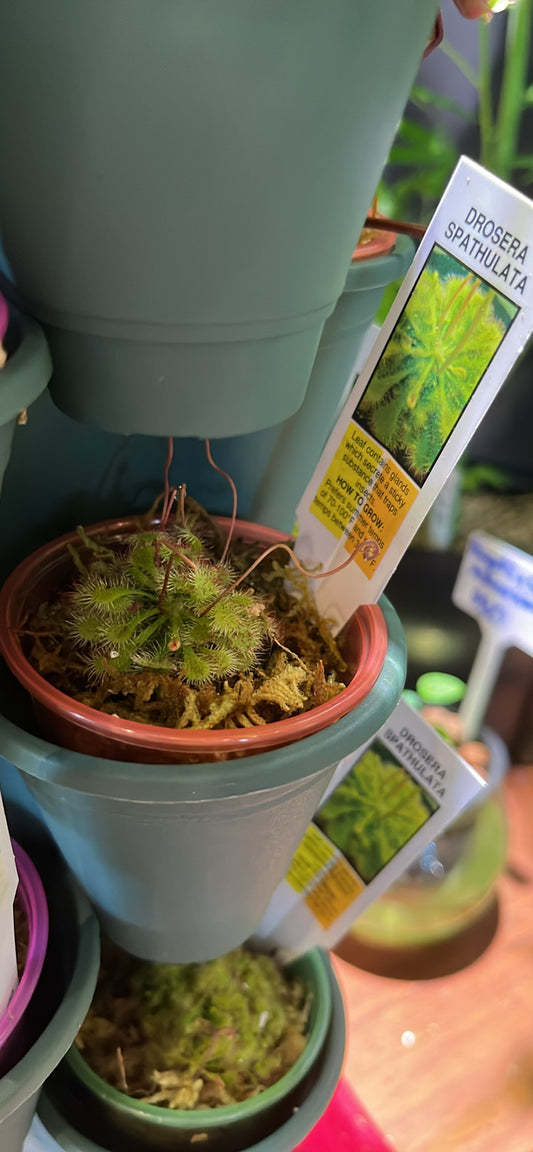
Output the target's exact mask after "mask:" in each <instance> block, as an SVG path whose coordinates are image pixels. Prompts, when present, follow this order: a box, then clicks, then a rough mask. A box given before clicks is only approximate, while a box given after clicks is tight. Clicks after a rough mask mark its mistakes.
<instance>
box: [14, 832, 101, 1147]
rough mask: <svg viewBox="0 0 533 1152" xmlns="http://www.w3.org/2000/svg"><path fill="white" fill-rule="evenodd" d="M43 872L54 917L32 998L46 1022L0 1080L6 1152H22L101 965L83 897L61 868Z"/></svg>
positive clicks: (93, 920)
mask: <svg viewBox="0 0 533 1152" xmlns="http://www.w3.org/2000/svg"><path fill="white" fill-rule="evenodd" d="M32 856H33V852H32ZM39 872H40V874H41V876H42V877H43V879H44V881H45V887H46V895H47V900H48V908H49V913H50V935H49V945H48V951H47V955H46V961H45V966H44V970H43V974H42V976H41V978H40V980H39V983H38V985H37V988H36V990H35V992H34V994H33V1000H35V999H39V1000H40V1013H41V1017H42V1021H43V1024H42V1030H41V1032H40V1033H39V1035H38V1037H37V1039H35V1041H34V1043H33V1044H32V1046H31V1048H30V1049H29V1051H28V1052H27V1053H26V1055H25V1056H23V1058H22V1059H21V1060H20V1061H19V1062H18V1064H15V1065H14V1067H12V1068H10V1070H9V1072H7V1073H6V1075H5V1076H3V1077H2V1079H0V1148H1V1149H2V1152H22V1147H23V1143H24V1140H25V1138H26V1135H27V1133H28V1130H29V1128H30V1125H31V1122H32V1119H33V1116H34V1113H35V1109H36V1107H37V1100H38V1097H39V1093H40V1091H41V1087H42V1085H43V1084H44V1082H45V1080H46V1079H47V1078H48V1076H49V1075H50V1073H51V1072H52V1071H53V1069H54V1068H55V1067H56V1065H57V1064H59V1061H60V1060H61V1059H62V1058H63V1056H64V1055H65V1053H66V1052H67V1050H68V1049H69V1048H70V1046H71V1044H72V1042H73V1039H74V1037H75V1036H76V1033H77V1032H78V1029H79V1027H80V1024H81V1023H82V1021H83V1019H84V1018H85V1016H86V1014H87V1010H88V1008H89V1005H90V1003H91V1000H92V996H93V992H94V988H95V985H96V978H97V975H98V967H99V962H100V944H99V932H98V924H97V921H96V918H95V916H94V915H93V913H92V912H91V909H90V907H89V904H88V903H87V900H86V898H85V896H84V895H83V893H82V892H81V891H80V889H79V888H78V886H77V885H76V884H74V883H73V881H72V880H70V879H69V878H68V876H67V875H66V873H65V869H64V867H63V866H61V867H58V866H57V865H55V866H54V867H53V868H52V869H48V870H46V869H43V868H42V867H41V866H39Z"/></svg>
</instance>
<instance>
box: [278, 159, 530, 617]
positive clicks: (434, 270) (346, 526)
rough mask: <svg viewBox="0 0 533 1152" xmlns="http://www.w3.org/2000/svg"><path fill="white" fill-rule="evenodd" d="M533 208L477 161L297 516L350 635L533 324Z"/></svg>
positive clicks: (442, 208) (366, 369)
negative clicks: (351, 621) (357, 612)
mask: <svg viewBox="0 0 533 1152" xmlns="http://www.w3.org/2000/svg"><path fill="white" fill-rule="evenodd" d="M532 273H533V203H532V202H531V201H530V200H528V199H527V198H526V197H525V196H523V195H521V194H520V193H518V192H516V191H515V190H514V189H512V188H510V187H508V186H507V185H506V184H504V183H502V182H501V181H500V180H498V179H496V177H494V176H492V175H490V174H489V173H488V172H485V171H484V169H482V168H480V167H479V165H477V164H474V163H473V161H471V160H467V159H465V158H464V157H463V158H462V159H461V160H460V162H459V164H458V165H457V168H456V169H455V172H454V174H453V176H452V179H451V181H450V183H449V185H448V187H447V189H446V191H445V193H444V196H443V198H442V200H441V202H440V204H439V206H438V208H437V211H436V213H435V215H434V217H433V219H432V221H431V223H430V225H429V227H428V229H427V231H426V234H425V236H424V239H423V241H422V243H421V244H420V247H419V249H418V252H417V254H416V256H415V259H414V261H413V264H412V265H411V268H410V269H409V271H408V273H407V275H406V277H405V280H404V282H403V285H402V287H401V289H400V292H399V293H398V296H397V297H396V300H395V302H394V304H393V306H392V308H391V311H390V312H389V315H388V317H387V319H386V321H385V323H384V325H383V328H382V329H381V332H380V334H379V336H378V338H377V340H376V343H375V344H374V346H373V348H372V351H371V352H370V355H369V357H368V360H367V361H366V364H365V365H364V366H363V368H362V370H361V372H360V375H359V377H358V379H357V381H356V383H355V385H354V387H353V389H352V391H351V392H350V395H349V397H348V400H347V402H346V404H345V406H344V408H343V410H342V412H341V415H340V416H339V419H338V420H337V423H336V425H335V427H334V429H333V432H332V433H331V436H330V437H329V440H328V442H327V444H326V447H325V449H324V451H323V453H322V456H321V458H320V460H319V462H318V465H317V467H316V469H315V472H314V474H313V476H312V479H311V481H310V483H309V485H308V486H307V488H306V490H305V492H304V495H303V497H302V499H301V501H300V504H299V506H298V510H297V520H298V537H297V542H296V551H297V553H298V556H299V558H300V560H301V561H302V562H303V563H304V564H305V565H306V566H307V567H308V568H310V569H313V568H317V567H321V568H322V570H323V571H329V570H331V569H335V568H337V567H338V566H340V565H341V564H343V563H345V562H347V560H348V557H352V562H351V563H350V564H348V565H347V566H345V567H344V568H343V569H342V571H339V572H337V573H336V574H335V575H333V576H328V577H327V578H325V579H324V580H320V581H319V580H317V581H316V584H315V585H314V588H315V595H316V601H317V604H318V607H319V609H320V611H321V612H322V613H323V614H324V615H325V616H326V617H328V618H330V619H332V620H334V621H335V624H336V627H337V628H339V627H341V626H342V624H343V623H344V622H345V621H346V620H347V619H348V618H349V616H351V614H352V612H353V611H354V609H355V608H357V607H358V605H359V604H361V603H372V602H374V601H375V600H377V599H378V597H379V596H380V595H381V593H382V591H383V589H384V588H385V586H386V584H387V581H388V580H389V578H390V576H391V575H392V573H393V572H394V570H395V568H396V566H397V564H398V562H399V560H400V559H401V557H402V555H403V553H404V552H405V549H406V548H407V546H408V544H409V543H410V541H411V539H412V538H413V536H414V534H415V532H416V530H417V528H418V527H419V525H420V523H421V521H422V520H423V518H424V516H425V515H426V513H427V512H428V510H429V508H430V507H431V505H432V504H433V501H434V500H435V498H436V496H437V494H438V492H439V491H440V489H441V488H442V486H443V484H444V482H445V480H446V479H447V477H448V476H449V474H450V472H451V471H452V468H453V467H454V465H455V464H456V462H457V460H458V459H459V457H460V456H461V454H462V453H463V451H464V449H465V447H466V445H467V444H468V441H469V440H470V438H471V436H472V435H473V433H474V431H475V429H476V427H477V425H478V424H479V422H480V420H481V419H482V417H483V416H484V414H485V412H486V411H487V408H488V407H489V405H490V404H491V402H492V400H493V399H494V397H495V396H496V394H497V392H498V390H499V389H500V387H501V385H502V384H503V381H504V380H505V377H506V376H507V373H508V372H509V370H510V368H511V367H512V365H513V363H514V362H515V360H516V358H517V356H518V354H519V353H520V351H521V350H522V348H523V347H524V344H525V342H526V340H527V338H528V336H529V334H530V332H531V330H532V328H533V308H532V305H533V279H532Z"/></svg>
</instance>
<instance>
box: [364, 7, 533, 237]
mask: <svg viewBox="0 0 533 1152" xmlns="http://www.w3.org/2000/svg"><path fill="white" fill-rule="evenodd" d="M532 16H533V0H518V3H517V4H516V6H515V7H513V8H511V9H510V10H509V12H508V13H506V15H505V17H496V18H495V19H494V20H493V21H492V23H491V24H488V25H487V24H484V23H483V22H482V21H481V20H480V21H478V37H479V59H478V65H477V68H473V67H472V65H471V64H470V63H469V62H468V60H467V59H466V58H465V57H464V56H462V55H461V53H459V52H457V51H456V50H455V49H454V48H452V47H451V46H449V45H447V44H446V41H444V43H443V44H442V45H441V47H440V48H439V49H438V51H441V52H444V53H445V54H446V56H447V57H448V58H449V60H450V62H451V64H452V69H451V70H450V76H451V80H450V85H453V75H454V70H457V71H458V72H459V73H460V74H461V75H462V76H463V77H464V78H465V79H466V80H467V82H468V84H469V85H471V87H472V88H473V89H474V91H475V96H476V99H475V105H474V111H472V110H470V109H469V108H467V107H464V106H463V105H462V104H461V103H458V102H457V101H456V100H455V99H454V98H453V96H452V95H451V94H450V95H448V94H446V95H439V94H438V93H437V92H435V91H433V90H432V89H431V88H430V87H427V86H422V85H421V84H419V83H418V84H415V86H414V87H413V89H412V92H411V96H410V100H409V103H408V105H407V109H406V113H405V115H404V117H403V119H402V121H401V124H400V127H399V129H398V133H397V135H396V138H395V141H394V144H393V146H392V149H391V152H390V155H389V159H388V162H387V166H386V169H385V176H384V179H383V180H382V182H381V185H380V189H379V207H380V211H382V212H383V213H385V214H386V215H388V216H392V217H396V218H400V217H401V218H404V219H409V220H417V221H420V222H422V223H426V222H427V221H428V220H429V219H430V217H431V215H432V213H433V211H434V209H435V207H436V204H437V202H438V200H439V199H440V197H441V195H442V193H443V191H444V188H445V186H446V184H447V182H448V180H449V178H450V176H451V174H452V171H453V169H454V167H455V165H456V163H457V160H458V159H459V156H460V155H461V153H462V151H465V150H466V149H465V147H464V141H463V138H464V136H465V130H470V135H471V137H472V139H473V146H472V147H470V148H469V149H468V154H469V155H471V156H472V158H473V159H475V160H478V161H479V162H480V163H481V164H482V165H483V166H484V167H485V168H487V169H488V170H489V171H490V172H493V173H494V174H495V175H496V176H499V177H500V178H501V179H502V180H505V181H506V182H507V183H511V184H513V185H514V186H515V187H517V188H519V189H520V190H521V191H524V192H526V193H527V192H529V193H531V185H532V184H533V153H532V152H528V151H527V147H525V146H524V129H525V128H526V127H527V123H528V120H529V115H528V113H529V112H530V110H531V109H532V108H533V84H530V83H529V82H528V81H529V63H530V49H531V35H532ZM501 19H504V20H505V21H506V28H505V38H504V45H503V54H502V53H500V54H499V55H498V52H497V50H496V46H495V39H494V38H495V37H496V36H497V35H498V31H501V26H500V29H499V30H498V24H499V21H500V20H501ZM495 61H496V62H495ZM441 113H445V115H444V116H443V115H441Z"/></svg>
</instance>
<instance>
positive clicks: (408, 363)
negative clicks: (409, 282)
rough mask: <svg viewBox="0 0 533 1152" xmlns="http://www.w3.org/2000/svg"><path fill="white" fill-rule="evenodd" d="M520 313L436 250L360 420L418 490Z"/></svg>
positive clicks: (384, 355) (362, 402)
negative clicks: (416, 485) (417, 486)
mask: <svg viewBox="0 0 533 1152" xmlns="http://www.w3.org/2000/svg"><path fill="white" fill-rule="evenodd" d="M518 311H519V308H518V306H517V305H515V304H513V303H512V302H511V301H510V300H508V299H507V297H505V296H503V295H502V294H501V293H499V292H497V291H496V290H495V289H494V288H492V287H491V285H489V284H488V283H487V282H486V281H485V280H483V279H482V278H481V277H480V276H477V275H476V274H475V273H474V272H472V271H471V270H470V269H469V268H467V267H466V265H465V264H463V263H462V262H461V261H460V260H457V259H456V258H455V257H454V256H451V255H450V254H449V253H448V252H446V251H445V250H444V249H443V248H441V247H440V246H439V245H438V244H436V245H435V246H434V248H433V250H432V252H431V254H430V256H429V257H428V260H427V261H426V264H425V266H424V268H423V269H422V272H421V274H420V276H419V278H418V280H417V282H416V284H415V287H414V289H413V291H412V293H411V295H410V297H409V299H408V301H407V304H406V306H405V308H404V309H403V312H402V313H401V314H400V316H399V318H398V321H397V323H396V326H395V328H394V329H393V331H392V333H391V336H390V338H389V340H388V342H387V345H386V347H385V349H384V351H383V353H382V355H381V357H380V359H379V361H378V363H377V365H376V368H375V370H374V372H373V373H372V376H371V378H370V380H369V382H368V385H367V387H366V389H365V391H364V393H363V395H362V397H361V399H360V401H359V404H358V406H357V408H356V409H355V412H354V414H353V419H354V420H356V421H357V423H359V424H361V425H362V426H363V428H365V429H366V430H367V431H368V432H370V433H371V435H372V436H374V437H375V438H376V439H377V440H378V441H379V442H380V443H381V444H382V445H383V446H384V447H385V448H387V449H388V450H389V451H390V452H391V453H392V454H393V456H394V457H395V459H396V460H397V462H398V463H399V464H400V465H401V466H402V467H403V468H404V469H405V471H406V472H407V473H408V475H409V476H410V477H411V479H413V480H414V481H415V482H416V483H417V484H420V485H422V484H423V483H424V481H425V480H426V479H427V477H428V475H429V473H430V471H431V468H432V467H433V464H434V463H435V460H436V459H437V457H438V456H439V454H440V452H441V451H442V449H443V447H444V445H445V443H446V441H447V439H448V437H449V436H450V434H451V433H452V431H453V429H454V428H455V425H456V424H457V421H458V420H459V418H460V416H461V415H462V413H463V411H464V409H465V408H466V405H467V404H468V402H469V400H470V398H471V396H472V395H473V393H474V391H475V389H476V388H477V386H478V384H479V382H480V380H481V378H482V376H483V375H484V373H485V372H486V370H487V368H488V366H489V364H490V362H491V360H492V358H493V356H494V354H495V352H496V351H497V349H498V347H499V345H500V344H501V342H502V340H503V338H504V336H505V334H506V332H507V331H508V329H509V327H510V325H511V324H512V322H513V320H514V318H515V316H516V314H517V312H518Z"/></svg>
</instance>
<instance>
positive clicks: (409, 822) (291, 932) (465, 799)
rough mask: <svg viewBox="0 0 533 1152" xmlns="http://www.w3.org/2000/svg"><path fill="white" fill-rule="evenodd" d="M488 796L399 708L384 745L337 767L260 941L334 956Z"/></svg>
mask: <svg viewBox="0 0 533 1152" xmlns="http://www.w3.org/2000/svg"><path fill="white" fill-rule="evenodd" d="M485 787H486V783H485V781H484V780H483V779H482V777H481V776H479V775H478V774H477V773H476V772H475V771H474V769H473V768H471V767H470V765H469V764H467V763H466V761H465V760H463V759H462V757H460V756H459V755H458V754H457V753H456V752H455V751H454V749H453V748H452V747H451V746H450V745H449V744H447V743H446V742H445V741H444V740H443V739H442V737H441V736H439V734H438V733H437V732H436V731H435V730H434V729H433V728H431V727H430V725H429V724H427V723H426V721H425V720H424V719H423V718H422V717H421V716H420V714H419V713H418V712H415V711H414V710H413V709H412V708H410V707H409V705H408V704H406V703H405V701H403V700H402V701H400V703H399V704H398V705H397V707H396V709H395V711H394V712H393V714H392V716H391V717H390V719H389V720H388V721H387V723H386V724H384V725H383V727H382V728H381V730H380V732H379V733H378V735H377V737H376V738H375V739H374V740H373V741H372V742H371V743H369V744H367V745H366V746H365V748H364V749H358V751H357V752H356V753H354V754H353V755H352V756H348V757H346V758H345V759H344V760H343V761H341V763H340V764H339V766H338V768H337V770H336V772H335V775H334V778H333V780H332V782H331V784H330V787H329V789H328V791H327V792H326V794H325V797H324V799H323V801H322V804H321V807H320V808H319V810H318V812H317V815H316V816H315V818H314V820H313V823H312V824H310V825H309V827H308V829H307V831H306V833H305V836H304V837H303V840H302V841H301V843H300V845H299V847H298V848H297V850H296V853H295V855H294V857H293V860H292V863H291V866H290V868H289V871H288V873H287V876H286V877H285V880H283V882H282V883H281V884H280V885H279V886H278V888H277V889H276V891H275V893H274V896H273V897H272V900H271V901H270V904H269V907H268V909H267V912H266V915H265V917H264V918H263V921H262V923H261V925H260V927H259V929H258V931H257V932H256V933H255V935H254V937H253V938H252V939H253V942H254V943H256V944H257V945H258V947H261V948H269V949H270V948H282V949H286V950H288V952H289V953H290V954H295V955H296V954H298V953H300V952H304V951H306V950H307V949H308V948H312V947H314V946H315V945H318V946H319V947H321V948H333V947H334V946H335V944H336V943H337V942H338V941H339V940H341V939H342V937H343V936H344V935H345V934H346V932H347V931H348V929H349V927H350V925H351V924H352V923H353V921H354V920H355V918H356V917H357V916H358V915H359V914H360V913H361V912H363V911H364V909H365V908H367V907H368V905H369V904H371V903H372V902H373V901H374V900H375V899H376V897H377V896H380V895H381V894H382V893H383V892H384V891H385V890H386V889H387V888H389V887H390V885H391V884H392V883H393V882H394V881H395V880H397V879H398V877H399V876H401V874H402V872H404V871H405V869H406V868H408V867H409V865H410V864H411V863H412V862H413V861H414V860H415V859H416V858H417V856H419V855H420V854H421V853H422V852H423V850H424V848H426V846H427V845H428V844H429V843H430V842H431V841H432V840H434V839H435V837H436V836H438V835H439V833H441V832H442V831H443V829H444V828H445V827H446V825H447V824H449V823H450V821H451V820H453V819H454V817H455V816H457V815H458V813H459V812H460V811H461V810H462V809H463V808H464V807H465V806H466V805H467V804H468V803H470V801H471V800H473V799H474V798H475V797H476V796H477V795H478V794H479V792H480V791H481V790H482V789H483V788H485Z"/></svg>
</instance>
